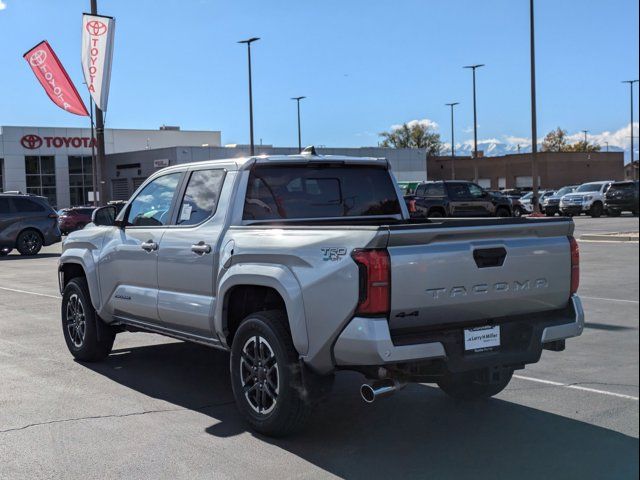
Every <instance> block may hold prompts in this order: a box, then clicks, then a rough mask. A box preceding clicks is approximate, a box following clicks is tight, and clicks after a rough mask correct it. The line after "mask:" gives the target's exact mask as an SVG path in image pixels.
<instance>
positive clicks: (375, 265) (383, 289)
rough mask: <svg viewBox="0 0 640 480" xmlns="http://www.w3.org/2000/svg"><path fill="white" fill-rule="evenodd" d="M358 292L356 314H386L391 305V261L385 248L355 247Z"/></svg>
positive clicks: (354, 257) (353, 254)
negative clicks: (358, 281)
mask: <svg viewBox="0 0 640 480" xmlns="http://www.w3.org/2000/svg"><path fill="white" fill-rule="evenodd" d="M351 257H352V258H353V260H354V261H355V262H356V263H357V264H358V271H359V279H360V294H359V298H358V307H357V308H356V315H366V316H386V315H388V314H389V310H390V305H391V263H390V260H389V252H387V250H386V249H366V250H365V249H363V250H361V249H356V250H354V251H353V252H352V253H351Z"/></svg>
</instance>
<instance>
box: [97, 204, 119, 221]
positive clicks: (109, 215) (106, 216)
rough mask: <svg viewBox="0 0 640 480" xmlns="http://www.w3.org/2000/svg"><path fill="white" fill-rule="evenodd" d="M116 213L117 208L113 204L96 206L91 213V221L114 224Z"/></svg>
mask: <svg viewBox="0 0 640 480" xmlns="http://www.w3.org/2000/svg"><path fill="white" fill-rule="evenodd" d="M116 214H117V210H116V207H114V206H113V205H107V206H106V207H100V208H96V209H95V210H94V211H93V214H92V215H91V221H92V222H93V223H94V225H98V226H113V225H115V224H116Z"/></svg>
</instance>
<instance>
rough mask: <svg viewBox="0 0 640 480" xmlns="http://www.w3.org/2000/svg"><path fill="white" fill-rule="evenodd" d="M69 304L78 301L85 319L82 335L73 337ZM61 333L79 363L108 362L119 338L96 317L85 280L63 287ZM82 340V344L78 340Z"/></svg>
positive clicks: (78, 280) (78, 279)
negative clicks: (107, 358)
mask: <svg viewBox="0 0 640 480" xmlns="http://www.w3.org/2000/svg"><path fill="white" fill-rule="evenodd" d="M70 302H79V303H80V305H81V308H82V315H83V316H84V330H83V334H82V335H81V336H76V337H75V338H74V337H73V334H72V332H73V328H70V326H69V324H70V319H69V313H70V311H71V310H72V307H70V305H69V304H70ZM61 319H62V332H63V335H64V340H65V342H66V344H67V348H68V349H69V352H71V355H73V357H74V358H75V359H76V360H80V361H82V362H97V361H100V360H103V359H105V358H106V357H107V356H108V355H109V353H110V352H111V349H112V348H113V341H114V340H115V337H116V332H115V330H114V329H113V328H112V327H110V326H109V325H106V324H104V323H102V324H100V325H98V322H102V320H101V319H100V318H99V317H98V316H97V315H96V311H95V309H94V308H93V305H92V304H91V296H90V295H89V287H88V285H87V280H86V278H84V277H77V278H74V279H72V280H71V281H70V282H69V283H68V284H67V286H66V287H65V288H64V293H63V294H62V308H61ZM79 338H81V341H78V339H79Z"/></svg>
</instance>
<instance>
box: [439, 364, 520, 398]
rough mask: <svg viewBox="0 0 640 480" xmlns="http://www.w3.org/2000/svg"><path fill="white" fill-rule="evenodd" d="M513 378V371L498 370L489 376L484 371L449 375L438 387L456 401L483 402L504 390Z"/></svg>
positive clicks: (441, 380)
mask: <svg viewBox="0 0 640 480" xmlns="http://www.w3.org/2000/svg"><path fill="white" fill-rule="evenodd" d="M512 376H513V370H512V369H506V370H496V371H492V372H489V373H488V374H487V372H486V371H483V370H474V371H470V372H461V373H448V374H447V375H445V376H444V377H443V378H442V379H440V381H439V382H438V386H439V387H440V388H441V389H442V390H443V391H444V392H445V393H446V394H447V395H449V396H450V397H452V398H455V399H456V400H465V401H473V400H481V399H483V398H489V397H493V396H494V395H497V394H498V393H500V392H501V391H502V390H504V389H505V387H506V386H507V385H508V384H509V382H510V381H511V377H512Z"/></svg>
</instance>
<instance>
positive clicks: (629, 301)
mask: <svg viewBox="0 0 640 480" xmlns="http://www.w3.org/2000/svg"><path fill="white" fill-rule="evenodd" d="M580 298H586V299H587V300H606V301H608V302H623V303H638V300H623V299H622V298H603V297H587V296H585V295H580Z"/></svg>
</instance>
